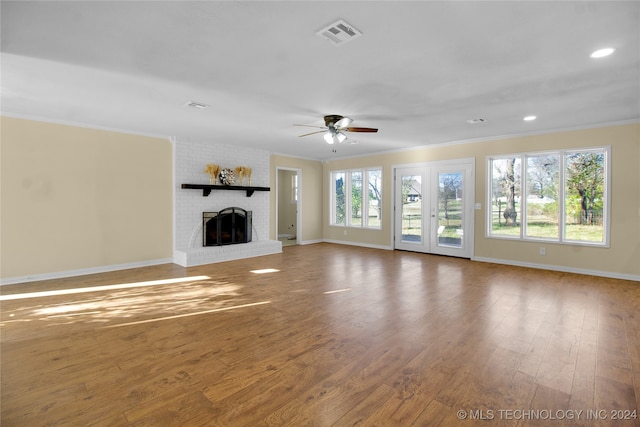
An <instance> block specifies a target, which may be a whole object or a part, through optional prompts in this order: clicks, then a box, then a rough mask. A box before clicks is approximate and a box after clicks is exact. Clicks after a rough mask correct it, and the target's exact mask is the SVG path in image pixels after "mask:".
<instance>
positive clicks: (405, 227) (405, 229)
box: [400, 175, 422, 243]
mask: <svg viewBox="0 0 640 427" xmlns="http://www.w3.org/2000/svg"><path fill="white" fill-rule="evenodd" d="M400 179H401V180H402V242H411V243H422V176H420V175H402V176H401V177H400Z"/></svg>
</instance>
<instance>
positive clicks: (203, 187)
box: [182, 184, 271, 197]
mask: <svg viewBox="0 0 640 427" xmlns="http://www.w3.org/2000/svg"><path fill="white" fill-rule="evenodd" d="M182 188H190V189H193V190H202V197H207V196H208V195H209V194H211V190H240V191H246V192H247V197H251V196H252V195H253V192H254V191H271V188H269V187H244V186H240V185H213V184H182Z"/></svg>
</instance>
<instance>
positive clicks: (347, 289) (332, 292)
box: [323, 288, 351, 295]
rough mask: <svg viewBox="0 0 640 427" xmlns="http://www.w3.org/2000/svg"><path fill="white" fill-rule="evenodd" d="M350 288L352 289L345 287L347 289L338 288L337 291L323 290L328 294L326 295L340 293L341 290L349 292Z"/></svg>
mask: <svg viewBox="0 0 640 427" xmlns="http://www.w3.org/2000/svg"><path fill="white" fill-rule="evenodd" d="M350 290H351V288H345V289H336V290H335V291H326V292H323V293H324V294H326V295H329V294H337V293H340V292H348V291H350Z"/></svg>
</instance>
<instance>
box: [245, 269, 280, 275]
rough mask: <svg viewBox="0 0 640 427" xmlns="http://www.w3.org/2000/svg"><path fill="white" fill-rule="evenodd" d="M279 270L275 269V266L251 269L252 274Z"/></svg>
mask: <svg viewBox="0 0 640 427" xmlns="http://www.w3.org/2000/svg"><path fill="white" fill-rule="evenodd" d="M278 271H280V270H276V269H275V268H263V269H262V270H251V273H253V274H265V273H277V272H278Z"/></svg>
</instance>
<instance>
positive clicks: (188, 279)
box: [0, 276, 211, 301]
mask: <svg viewBox="0 0 640 427" xmlns="http://www.w3.org/2000/svg"><path fill="white" fill-rule="evenodd" d="M210 278H211V277H209V276H191V277H178V278H176V279H162V280H150V281H148V282H137V283H120V284H117V285H107V286H93V287H87V288H73V289H58V290H55V291H44V292H29V293H25V294H13V295H0V301H11V300H17V299H26V298H40V297H50V296H56V295H72V294H81V293H85V292H101V291H112V290H117V289H130V288H138V287H143V286H157V285H169V284H172V283H183V282H195V281H199V280H206V279H210Z"/></svg>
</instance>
